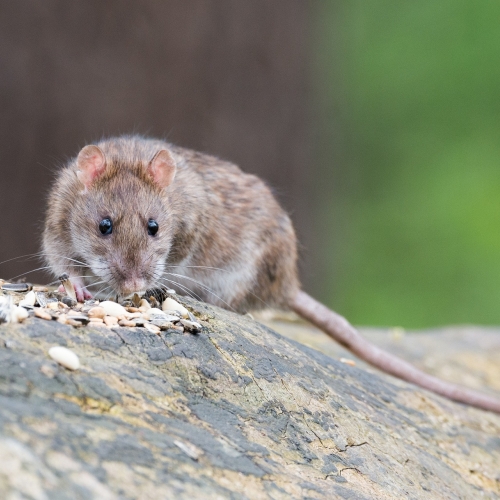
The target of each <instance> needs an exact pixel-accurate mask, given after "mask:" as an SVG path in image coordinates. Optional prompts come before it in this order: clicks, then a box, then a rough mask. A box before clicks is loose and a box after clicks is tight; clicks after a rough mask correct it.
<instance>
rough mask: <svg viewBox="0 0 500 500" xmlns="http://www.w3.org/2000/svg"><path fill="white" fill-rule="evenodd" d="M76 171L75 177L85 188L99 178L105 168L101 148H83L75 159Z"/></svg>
mask: <svg viewBox="0 0 500 500" xmlns="http://www.w3.org/2000/svg"><path fill="white" fill-rule="evenodd" d="M76 164H77V166H78V171H77V173H76V175H77V176H78V178H79V179H80V181H81V182H82V183H83V185H84V186H85V187H86V188H89V187H90V186H91V184H92V183H93V182H94V181H95V179H97V177H99V176H100V175H101V174H102V173H103V172H104V169H105V168H106V157H105V156H104V153H103V152H102V150H101V148H99V147H97V146H85V147H84V148H83V149H82V150H81V151H80V153H78V158H77V159H76Z"/></svg>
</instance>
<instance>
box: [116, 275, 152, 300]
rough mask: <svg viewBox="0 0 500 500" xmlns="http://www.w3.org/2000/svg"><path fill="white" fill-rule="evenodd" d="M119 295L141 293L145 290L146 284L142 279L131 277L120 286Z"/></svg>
mask: <svg viewBox="0 0 500 500" xmlns="http://www.w3.org/2000/svg"><path fill="white" fill-rule="evenodd" d="M120 288H121V289H120V293H121V295H124V296H126V295H130V294H132V293H134V292H142V291H144V290H146V288H147V287H146V283H145V282H144V280H143V279H142V278H137V277H131V278H127V279H126V280H125V281H124V282H123V284H122V286H121V287H120Z"/></svg>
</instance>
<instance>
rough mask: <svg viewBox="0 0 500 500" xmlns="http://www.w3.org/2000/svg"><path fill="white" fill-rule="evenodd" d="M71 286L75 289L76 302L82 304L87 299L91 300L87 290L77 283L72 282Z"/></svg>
mask: <svg viewBox="0 0 500 500" xmlns="http://www.w3.org/2000/svg"><path fill="white" fill-rule="evenodd" d="M73 286H74V287H75V293H76V300H77V301H78V302H83V301H85V300H87V299H91V298H92V294H91V293H90V292H89V291H88V290H87V288H86V287H85V286H84V285H83V284H82V283H78V282H73Z"/></svg>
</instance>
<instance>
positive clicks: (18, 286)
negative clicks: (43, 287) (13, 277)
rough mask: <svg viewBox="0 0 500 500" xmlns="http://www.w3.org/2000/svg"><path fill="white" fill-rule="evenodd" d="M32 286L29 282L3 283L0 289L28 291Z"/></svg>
mask: <svg viewBox="0 0 500 500" xmlns="http://www.w3.org/2000/svg"><path fill="white" fill-rule="evenodd" d="M32 288H33V286H32V285H31V283H4V284H3V285H2V290H5V291H6V292H29V291H30V290H31V289H32Z"/></svg>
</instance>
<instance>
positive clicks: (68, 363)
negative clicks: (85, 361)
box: [49, 346, 80, 370]
mask: <svg viewBox="0 0 500 500" xmlns="http://www.w3.org/2000/svg"><path fill="white" fill-rule="evenodd" d="M49 356H50V357H51V358H52V359H53V360H54V361H57V362H58V363H59V364H60V365H62V366H64V367H65V368H69V369H70V370H78V368H80V360H79V359H78V356H77V355H76V354H75V353H74V352H73V351H70V350H69V349H67V348H66V347H62V346H55V347H51V348H50V349H49Z"/></svg>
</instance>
